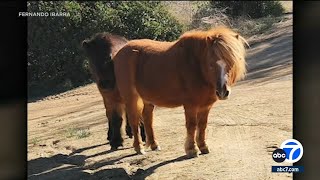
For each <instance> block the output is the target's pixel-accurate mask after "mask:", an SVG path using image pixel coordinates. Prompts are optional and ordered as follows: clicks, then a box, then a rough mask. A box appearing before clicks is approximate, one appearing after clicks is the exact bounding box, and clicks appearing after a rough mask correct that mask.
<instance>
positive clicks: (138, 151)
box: [134, 147, 146, 154]
mask: <svg viewBox="0 0 320 180" xmlns="http://www.w3.org/2000/svg"><path fill="white" fill-rule="evenodd" d="M134 150H135V151H136V152H137V154H146V152H145V151H144V149H143V148H141V147H140V148H135V149H134Z"/></svg>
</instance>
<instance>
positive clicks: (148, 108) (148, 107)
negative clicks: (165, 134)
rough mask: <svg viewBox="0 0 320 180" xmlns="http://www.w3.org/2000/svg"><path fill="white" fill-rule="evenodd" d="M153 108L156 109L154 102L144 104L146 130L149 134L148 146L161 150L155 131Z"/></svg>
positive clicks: (143, 113)
mask: <svg viewBox="0 0 320 180" xmlns="http://www.w3.org/2000/svg"><path fill="white" fill-rule="evenodd" d="M153 110H154V105H153V104H144V108H143V112H142V116H143V123H144V127H145V132H146V135H147V142H146V148H148V147H149V146H150V147H151V149H152V150H161V148H160V146H159V145H158V143H157V141H156V140H155V135H154V131H153Z"/></svg>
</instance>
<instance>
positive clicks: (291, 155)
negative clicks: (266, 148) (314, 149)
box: [272, 139, 303, 163]
mask: <svg viewBox="0 0 320 180" xmlns="http://www.w3.org/2000/svg"><path fill="white" fill-rule="evenodd" d="M302 155H303V147H302V145H301V143H300V142H299V141H297V140H295V139H288V140H286V141H284V142H283V143H282V144H281V146H280V148H278V149H276V150H274V151H273V153H272V158H273V160H274V161H275V162H278V163H281V162H283V161H285V162H288V163H295V162H298V161H299V160H300V159H301V158H302Z"/></svg>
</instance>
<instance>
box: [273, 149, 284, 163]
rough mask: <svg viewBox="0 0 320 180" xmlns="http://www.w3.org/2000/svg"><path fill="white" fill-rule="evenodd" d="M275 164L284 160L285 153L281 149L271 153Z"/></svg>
mask: <svg viewBox="0 0 320 180" xmlns="http://www.w3.org/2000/svg"><path fill="white" fill-rule="evenodd" d="M272 158H273V160H274V161H275V162H278V163H281V162H283V161H284V160H285V159H286V152H285V151H284V150H283V149H276V150H274V151H273V153H272Z"/></svg>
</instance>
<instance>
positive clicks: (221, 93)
mask: <svg viewBox="0 0 320 180" xmlns="http://www.w3.org/2000/svg"><path fill="white" fill-rule="evenodd" d="M230 93H231V90H230V89H229V88H228V86H227V85H226V84H224V85H223V86H222V87H220V88H217V90H216V95H217V96H218V98H219V99H220V100H226V99H228V97H229V95H230Z"/></svg>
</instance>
